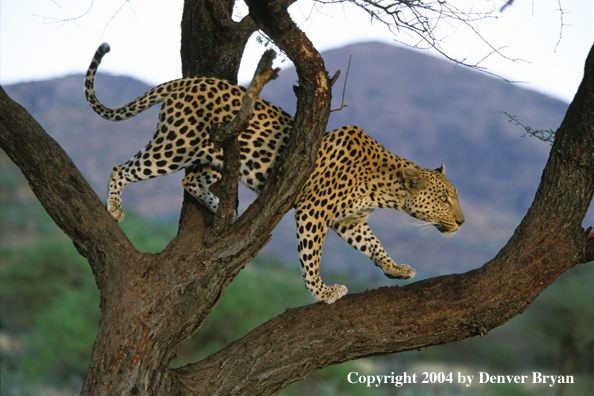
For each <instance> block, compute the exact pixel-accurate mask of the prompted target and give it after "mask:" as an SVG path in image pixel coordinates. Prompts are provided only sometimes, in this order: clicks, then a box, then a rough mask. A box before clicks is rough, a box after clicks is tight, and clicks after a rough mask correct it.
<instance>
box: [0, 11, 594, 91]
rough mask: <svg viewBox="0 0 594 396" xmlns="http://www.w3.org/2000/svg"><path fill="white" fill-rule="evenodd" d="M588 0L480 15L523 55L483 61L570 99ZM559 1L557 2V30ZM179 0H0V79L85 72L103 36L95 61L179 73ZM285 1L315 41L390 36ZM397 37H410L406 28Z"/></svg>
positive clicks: (255, 53)
mask: <svg viewBox="0 0 594 396" xmlns="http://www.w3.org/2000/svg"><path fill="white" fill-rule="evenodd" d="M500 3H501V1H500V0H475V1H474V2H471V1H467V0H457V1H455V2H454V4H457V5H458V4H474V5H475V8H474V9H475V10H476V9H477V8H476V5H479V6H486V7H493V6H494V5H497V4H500ZM593 3H594V2H593V1H592V0H538V1H532V0H516V5H515V6H514V7H510V8H508V9H507V10H506V11H505V12H504V13H503V14H501V13H499V12H496V13H495V14H494V15H495V16H497V19H492V20H487V21H479V22H477V23H476V27H477V28H478V29H479V31H480V34H481V35H482V36H484V37H485V38H486V39H487V40H488V41H489V42H490V43H491V44H492V45H493V46H494V47H497V48H502V50H501V51H502V53H504V54H505V55H506V56H507V57H509V58H513V59H516V58H518V59H522V61H519V62H512V61H509V60H507V59H504V58H502V57H500V56H497V55H492V56H490V57H489V58H488V59H487V60H485V61H484V63H483V64H482V65H483V66H485V67H487V68H488V71H489V72H491V73H495V74H499V75H501V76H503V77H505V78H507V79H511V80H515V81H523V82H525V84H522V85H521V86H523V87H525V88H529V89H533V90H537V91H540V92H543V93H546V94H548V95H550V96H554V97H558V98H560V99H563V100H565V101H570V100H571V99H572V98H573V95H574V93H575V91H576V89H577V87H578V85H579V83H580V81H581V78H582V75H583V64H584V60H585V58H586V55H587V53H588V51H589V49H590V47H591V45H592V43H593V41H594V7H593ZM165 4H166V5H165ZM559 4H561V5H562V7H563V9H564V14H563V24H564V26H563V28H562V30H561V20H560V19H561V16H560V13H559V11H558V9H559ZM182 6H183V1H182V0H169V1H167V2H164V1H156V0H143V1H141V0H129V1H125V0H102V1H93V0H27V1H23V0H0V18H1V19H0V82H1V83H2V84H11V83H15V82H22V81H30V80H40V79H47V78H52V77H57V76H63V75H66V74H71V73H84V72H85V71H86V68H87V66H88V64H89V62H90V60H91V57H92V55H93V53H94V51H95V49H96V47H97V46H98V45H99V44H100V43H101V42H103V41H106V42H108V43H109V44H110V45H111V47H112V52H111V53H110V54H109V55H108V56H106V57H105V58H104V63H103V64H102V67H101V70H102V71H106V72H110V73H114V74H124V75H130V76H134V77H137V78H139V79H141V80H143V81H146V82H148V83H150V84H157V83H161V82H164V81H168V80H172V79H174V78H178V77H180V76H181V66H180V60H179V42H180V27H179V25H180V20H181V12H182ZM291 11H292V14H293V15H294V18H295V20H296V21H297V22H298V23H300V26H301V28H302V29H303V30H304V31H305V32H306V33H307V34H308V36H309V37H310V39H311V40H312V41H313V43H314V44H315V45H316V46H317V48H318V49H319V50H321V51H323V50H327V49H332V48H338V47H342V46H345V45H347V44H349V43H353V42H361V41H371V40H375V41H382V42H386V43H394V36H393V35H392V34H391V33H390V32H388V31H387V29H386V28H385V27H384V26H382V25H381V24H379V23H374V24H373V25H371V24H370V23H369V18H368V17H367V16H366V14H365V13H362V12H360V11H358V10H356V9H353V8H352V7H349V6H343V5H332V6H320V5H314V3H313V2H312V1H311V0H303V1H299V2H298V3H297V4H294V5H293V6H292V7H291ZM76 17H79V18H76ZM69 19H70V20H69ZM440 34H442V35H443V36H447V37H446V41H445V49H446V50H447V51H448V53H449V54H450V55H451V56H453V57H458V58H468V59H469V61H470V62H476V61H478V60H480V59H482V58H483V57H485V56H486V55H487V54H489V52H490V50H489V48H488V47H486V46H484V45H482V44H481V43H480V42H478V41H477V40H476V37H475V36H474V35H473V34H471V33H470V32H469V31H468V30H465V29H464V28H463V26H447V25H444V29H443V30H442V31H441V32H440ZM560 34H561V36H562V37H561V41H560V42H559V43H558V41H559V36H560ZM397 38H398V39H399V40H401V41H405V42H408V43H414V42H415V41H416V39H414V38H412V37H407V36H406V35H404V34H399V35H398V36H397ZM557 43H558V45H557ZM262 52H263V48H262V46H260V45H259V44H256V43H255V42H254V40H252V43H251V44H250V45H249V47H248V49H247V51H246V54H247V55H246V56H245V60H244V64H243V66H242V70H241V72H240V81H246V80H248V78H249V77H250V75H251V73H252V72H253V69H254V67H255V64H256V63H257V61H258V59H259V57H260V55H261V53H262ZM427 53H430V52H429V51H427ZM287 65H288V62H284V63H282V64H281V63H279V64H278V65H277V66H280V67H285V66H287ZM331 72H332V71H331Z"/></svg>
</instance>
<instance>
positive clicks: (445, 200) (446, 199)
mask: <svg viewBox="0 0 594 396" xmlns="http://www.w3.org/2000/svg"><path fill="white" fill-rule="evenodd" d="M439 198H440V199H441V200H442V201H443V202H448V197H446V196H445V195H442V196H441V197H439Z"/></svg>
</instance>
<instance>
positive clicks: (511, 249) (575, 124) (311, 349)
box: [0, 0, 594, 396]
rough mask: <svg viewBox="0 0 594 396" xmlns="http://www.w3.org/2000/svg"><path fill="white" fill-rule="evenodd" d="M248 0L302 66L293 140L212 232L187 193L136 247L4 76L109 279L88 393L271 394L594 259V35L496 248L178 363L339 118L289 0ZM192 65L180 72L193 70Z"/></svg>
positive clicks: (49, 179) (49, 187) (457, 331)
mask: <svg viewBox="0 0 594 396" xmlns="http://www.w3.org/2000/svg"><path fill="white" fill-rule="evenodd" d="M215 3H216V4H215ZM229 3H231V2H230V1H219V2H216V1H212V2H211V1H208V0H205V1H203V2H199V1H190V0H187V1H186V9H185V10H184V21H187V20H188V18H189V19H192V18H193V17H195V15H196V14H199V13H200V12H205V11H204V10H205V9H209V8H208V7H211V8H210V9H209V10H212V9H213V7H216V6H220V7H226V8H225V9H224V11H225V12H228V11H229ZM248 4H249V6H250V15H251V17H249V18H250V22H249V25H250V26H251V27H250V29H252V30H253V26H255V25H252V24H257V26H259V27H260V28H261V29H263V30H264V31H265V32H266V33H267V34H268V35H269V37H271V38H272V39H274V40H275V42H276V43H277V45H279V47H280V48H281V49H283V50H284V51H285V52H286V53H287V55H288V56H289V58H291V60H293V61H294V62H295V64H296V66H297V70H298V74H299V90H298V91H299V95H298V108H297V114H296V125H295V131H294V134H293V135H292V140H291V141H290V142H289V145H288V146H287V149H286V155H285V156H284V157H283V161H282V163H280V164H279V165H278V167H277V169H275V171H274V173H273V174H272V175H271V176H270V178H269V180H268V182H267V184H266V187H265V188H264V191H262V193H261V194H260V195H259V197H258V198H257V199H256V201H255V202H254V204H252V205H251V206H250V208H249V209H248V210H247V211H246V213H245V214H244V215H243V216H242V217H240V218H239V219H238V221H236V222H235V223H233V224H232V225H230V226H229V225H227V226H225V227H223V228H222V229H221V231H219V232H220V233H217V234H212V232H213V222H214V216H211V215H210V214H208V213H205V214H204V215H201V210H202V209H200V207H199V205H197V204H195V203H193V202H186V203H185V204H184V209H183V210H182V218H181V220H180V231H179V234H178V235H177V237H176V238H174V239H173V240H172V241H171V243H170V244H169V245H168V246H167V248H166V249H165V250H164V251H163V252H162V253H159V254H143V253H139V252H138V251H137V250H136V249H135V248H134V246H133V245H132V244H131V243H130V241H129V240H128V239H127V238H126V236H125V235H124V233H123V232H122V231H121V230H120V228H119V227H118V225H117V223H116V222H115V221H113V219H112V218H111V217H110V216H109V214H108V213H107V211H106V210H105V208H104V207H103V205H102V204H101V202H100V200H99V198H98V197H97V196H96V194H95V193H94V192H93V191H92V190H91V189H90V187H89V185H88V184H87V183H86V181H85V180H84V179H83V177H82V176H81V174H80V173H79V172H78V170H77V169H76V167H75V166H74V164H73V163H72V161H71V160H70V158H69V157H68V155H67V154H66V153H64V151H63V150H62V149H61V148H60V147H59V145H58V144H57V143H56V142H55V141H54V140H53V139H51V138H50V137H49V136H48V135H47V134H46V133H45V132H44V131H43V129H42V128H41V126H40V125H39V124H38V123H37V122H36V121H35V120H33V119H32V118H31V117H30V115H29V114H28V113H27V112H26V110H24V109H23V108H22V107H21V106H19V105H18V104H16V103H15V102H13V101H12V100H11V99H10V98H9V97H8V96H7V95H6V93H5V92H4V91H3V90H2V89H0V144H1V147H2V148H3V149H4V150H5V151H6V153H7V154H8V155H9V156H10V158H11V159H12V160H13V161H14V162H15V163H16V164H17V165H18V166H19V168H20V169H21V170H22V172H23V174H24V175H25V177H26V178H27V179H28V181H29V184H30V185H31V188H32V190H33V192H34V193H35V195H36V196H37V198H38V199H39V200H40V202H41V203H42V204H43V206H44V207H45V209H46V210H47V212H48V213H49V214H50V216H51V217H52V218H53V219H54V221H55V222H56V224H57V225H58V226H59V227H60V228H61V229H62V230H63V231H64V232H65V233H66V235H68V237H70V238H71V239H72V240H73V241H74V243H75V245H76V246H77V249H78V250H79V252H80V253H81V254H82V255H83V256H84V257H86V258H87V259H88V260H89V264H90V265H91V268H92V269H93V273H94V274H95V278H96V282H97V286H98V288H99V289H100V291H101V309H102V318H101V322H100V326H99V332H98V335H97V340H96V343H95V346H94V349H93V356H92V361H91V365H90V367H89V372H88V376H87V379H86V382H85V384H84V387H83V392H82V393H83V394H84V395H110V396H111V395H134V394H152V395H199V394H205V395H227V394H250V395H256V394H274V393H276V392H278V391H279V390H281V389H283V388H284V387H286V386H287V385H289V384H290V383H292V382H294V381H297V380H299V379H302V378H304V377H305V376H306V375H308V374H309V373H311V372H313V371H315V370H318V369H320V368H324V367H327V366H329V365H333V364H338V363H342V362H345V361H348V360H352V359H357V358H362V357H367V356H374V355H384V354H390V353H396V352H401V351H406V350H411V349H416V348H420V347H427V346H431V345H437V344H443V343H446V342H450V341H454V340H460V339H464V338H468V337H473V336H476V335H477V334H482V335H486V334H487V333H488V331H489V330H491V329H493V328H495V327H497V326H500V325H502V324H504V323H505V322H507V321H508V320H509V319H511V318H512V317H514V316H516V315H518V314H520V313H521V312H523V311H524V310H525V309H526V308H527V307H528V305H529V304H530V303H531V302H532V301H533V300H534V299H535V298H536V297H537V296H538V295H539V294H540V293H541V292H542V291H543V290H544V289H545V288H546V287H547V286H548V285H550V284H551V283H552V282H553V281H554V280H555V279H556V278H557V277H558V276H559V275H560V274H562V273H563V272H564V271H566V270H568V269H570V268H572V267H574V266H576V265H579V264H581V263H584V262H587V261H590V260H593V259H594V240H592V239H588V238H587V234H586V232H585V231H584V230H583V229H582V228H581V222H582V220H583V218H584V216H585V213H586V210H587V208H588V206H589V205H590V202H591V200H592V195H593V194H594V49H593V50H592V51H591V52H590V55H589V57H588V60H587V63H586V72H585V76H584V80H583V82H582V84H581V86H580V88H579V90H578V93H577V94H576V97H575V99H574V101H573V103H572V104H571V106H570V107H569V109H568V112H567V115H566V118H565V120H564V121H563V124H562V125H561V127H560V129H559V130H558V132H557V135H556V139H555V143H554V145H553V147H552V150H551V154H550V158H549V161H548V163H547V165H546V167H545V169H544V172H543V177H542V181H541V184H540V187H539V189H538V191H537V193H536V197H535V200H534V203H533V205H532V207H531V208H530V210H529V211H528V214H527V215H526V217H525V218H524V220H523V221H522V223H521V224H520V226H519V227H518V229H517V230H516V232H515V233H514V235H513V237H512V238H511V239H510V241H509V243H508V244H507V245H506V246H505V247H504V248H503V249H502V250H501V252H500V253H499V254H498V255H497V256H496V257H495V258H494V259H493V260H491V261H490V262H488V263H487V264H485V265H484V266H483V267H481V268H479V269H477V270H473V271H470V272H468V273H465V274H461V275H449V276H442V277H438V278H433V279H428V280H424V281H420V282H417V283H414V284H411V285H408V286H406V287H401V288H399V287H387V288H382V289H378V290H374V291H369V292H365V293H361V294H355V295H347V296H345V297H344V298H342V299H341V300H339V301H338V302H336V303H334V304H332V305H325V304H313V305H309V306H306V307H301V308H297V309H291V310H288V311H286V312H285V313H284V314H282V315H280V316H278V317H276V318H274V319H272V320H271V321H269V322H267V323H266V324H264V325H262V326H260V327H258V328H256V329H255V330H253V331H252V332H251V333H249V334H248V335H247V336H245V337H244V338H242V339H240V340H238V341H236V342H234V343H232V344H230V345H229V346H227V347H226V348H224V349H222V350H221V351H219V352H217V353H216V354H213V355H211V356H210V357H208V358H207V359H205V360H204V361H201V362H198V363H195V364H191V365H188V366H186V367H183V368H180V369H176V370H171V369H170V362H171V360H172V359H173V358H174V356H175V353H176V351H177V348H178V347H179V345H181V343H183V342H184V341H185V340H186V339H187V338H189V337H190V336H191V335H192V334H193V333H194V332H195V331H196V330H197V329H198V328H199V327H200V326H201V324H202V322H203V321H204V319H205V318H206V316H207V315H208V314H209V313H210V312H211V311H212V309H214V307H215V306H216V304H217V303H218V301H219V300H220V298H221V297H222V295H223V293H224V291H225V289H226V287H227V285H228V284H229V282H231V281H232V280H233V278H234V277H235V275H237V273H238V272H239V271H240V270H241V269H242V268H243V266H245V265H246V264H247V263H248V262H249V261H250V259H251V258H252V257H253V256H255V255H256V254H257V252H258V251H259V250H260V249H261V248H262V247H263V246H264V245H265V244H266V242H267V241H268V239H269V234H270V232H271V231H272V229H273V228H274V227H275V226H276V224H277V223H278V221H279V220H280V218H281V217H282V216H283V215H284V214H285V213H286V212H287V211H288V210H289V209H290V208H291V206H292V203H293V201H294V199H295V197H296V195H297V193H298V191H299V189H300V187H301V185H302V184H303V182H304V181H305V180H306V178H307V177H308V175H309V173H310V171H311V169H312V167H313V164H314V159H315V153H316V151H317V147H318V144H319V141H320V139H321V137H322V134H323V132H324V129H325V124H326V120H327V117H328V111H329V103H330V93H329V91H328V90H329V83H328V79H327V73H326V71H325V70H324V66H323V62H322V60H321V58H320V56H319V54H318V53H317V51H315V48H313V46H312V45H311V43H309V41H307V39H306V38H305V36H304V35H303V33H302V32H300V31H299V29H297V27H296V26H295V25H294V24H293V22H292V21H291V20H290V18H289V16H288V14H287V12H286V6H287V5H288V3H287V2H280V1H268V2H266V1H254V0H252V1H248ZM190 7H196V9H193V8H190ZM198 7H201V8H200V10H198V9H197V8H198ZM246 18H248V17H246ZM214 19H215V20H216V18H214ZM218 20H219V21H220V20H221V19H220V17H219V19H218ZM246 24H248V22H246ZM217 26H218V25H217ZM194 28H196V29H197V27H194ZM221 34H222V33H221ZM242 37H243V36H242ZM215 43H216V41H215ZM191 44H192V43H191ZM194 44H196V43H193V44H192V45H194ZM184 45H190V44H187V43H186V44H184ZM196 45H197V44H196ZM207 56H210V55H207ZM213 56H215V55H213ZM186 67H190V66H187V65H184V73H188V75H189V74H191V73H192V72H191V71H186V70H187V69H186ZM216 73H218V72H216ZM216 73H215V74H216ZM217 76H218V75H217ZM81 84H82V82H81Z"/></svg>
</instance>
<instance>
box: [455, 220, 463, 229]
mask: <svg viewBox="0 0 594 396" xmlns="http://www.w3.org/2000/svg"><path fill="white" fill-rule="evenodd" d="M456 224H458V227H459V226H461V225H462V224H464V219H462V220H456Z"/></svg>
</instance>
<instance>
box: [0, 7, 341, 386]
mask: <svg viewBox="0 0 594 396" xmlns="http://www.w3.org/2000/svg"><path fill="white" fill-rule="evenodd" d="M190 3H192V4H193V5H207V6H210V7H211V8H209V12H211V13H213V14H214V15H215V17H216V18H213V19H217V18H218V20H217V21H218V22H220V21H221V20H223V19H224V18H223V17H221V15H220V14H217V13H218V12H221V9H222V10H223V11H224V12H229V11H230V10H229V8H228V7H223V8H221V7H222V6H223V5H224V4H228V3H229V2H225V3H224V4H223V2H216V1H208V0H207V1H204V2H194V1H187V4H190ZM186 11H188V10H187V9H186V10H185V11H184V20H187V18H190V17H189V16H188V14H187V13H186ZM190 11H191V9H190V10H189V11H188V12H190ZM197 12H198V11H197ZM200 12H203V9H202V10H201V11H200ZM277 14H278V15H277V16H278V17H279V18H283V19H286V21H285V22H284V24H285V26H290V25H291V24H292V26H293V28H292V29H289V30H288V31H287V32H284V33H283V35H284V37H285V41H290V40H293V41H294V42H295V43H296V44H294V45H293V46H291V45H287V46H286V50H287V51H288V54H289V57H291V56H292V55H291V54H292V53H293V52H295V51H296V49H295V48H297V46H298V45H302V42H303V38H302V37H303V33H302V32H300V31H298V29H297V28H296V27H295V26H294V24H293V23H292V21H291V20H290V18H289V15H288V13H287V12H286V10H283V9H279V10H277ZM209 15H210V14H209ZM246 18H247V19H246ZM246 18H244V20H245V21H247V22H245V23H241V22H240V23H235V22H233V24H231V23H230V24H229V25H230V26H234V27H230V28H229V29H230V30H233V29H234V28H237V29H239V30H241V32H240V33H237V32H235V34H236V35H235V36H233V34H229V35H227V36H226V37H234V38H228V39H227V40H228V42H230V41H233V40H237V37H238V36H241V37H242V39H243V38H245V39H247V37H249V34H247V33H246V26H248V27H249V26H252V27H251V28H250V29H251V31H253V22H250V20H249V17H246ZM190 19H191V18H190ZM228 20H230V18H229V19H228ZM193 22H194V23H195V20H194V21H193ZM217 26H218V25H217ZM194 27H195V26H194ZM250 29H247V31H249V30H250ZM251 31H250V33H251ZM219 33H220V32H219ZM220 34H222V33H220ZM223 36H225V35H223ZM215 43H216V42H215ZM216 44H217V45H222V46H225V45H224V44H221V43H216ZM229 48H231V49H230V50H229V53H233V54H234V55H237V47H235V46H233V45H230V46H229ZM241 49H243V47H241ZM201 56H202V57H204V54H202V55H201ZM232 58H233V59H239V58H240V56H239V57H237V56H233V57H232ZM306 58H307V59H308V60H309V61H310V62H309V65H310V66H311V65H313V66H315V67H316V70H315V72H313V73H303V74H304V75H306V76H308V77H309V76H313V77H314V78H315V80H314V81H307V80H303V82H304V84H303V87H302V90H301V92H300V95H299V96H300V97H301V100H300V103H301V104H300V106H299V108H300V110H299V112H300V113H301V114H302V116H301V117H300V118H299V119H298V120H296V121H295V125H294V134H293V135H292V137H291V139H290V141H289V143H288V145H287V147H286V149H285V153H286V156H284V157H283V160H281V161H280V163H279V164H278V165H277V167H276V169H275V171H274V172H273V173H272V175H271V176H270V177H269V180H268V183H267V186H266V188H265V189H264V191H262V193H261V194H260V196H259V197H258V199H257V200H256V202H255V203H254V204H252V205H251V206H250V208H248V210H247V211H246V213H245V214H244V215H243V216H242V217H241V218H240V219H238V221H236V222H235V223H233V225H231V226H228V227H224V229H222V230H220V232H221V234H220V235H212V232H213V218H214V216H213V215H212V214H211V213H209V212H208V211H205V210H203V209H202V208H201V206H200V205H196V204H195V202H189V203H188V202H186V203H185V204H184V208H183V209H182V216H181V219H180V230H179V233H178V235H177V236H176V238H174V239H173V240H172V241H171V243H170V244H169V245H168V246H167V248H166V249H165V250H164V251H163V252H162V253H159V254H142V253H139V252H138V251H137V250H136V249H135V248H134V246H133V245H132V244H131V243H130V241H129V240H128V239H127V238H126V236H125V235H124V234H123V232H122V231H121V230H120V228H119V227H118V226H117V224H116V223H115V222H114V221H113V219H111V218H110V216H109V214H108V213H107V212H106V211H105V209H104V207H103V205H102V204H101V202H100V200H99V198H98V197H97V196H96V194H95V193H94V192H93V191H92V190H91V189H90V187H89V186H88V184H87V183H86V182H85V180H84V179H83V178H82V176H81V175H80V173H79V172H78V170H77V169H76V167H75V166H74V164H72V161H71V160H70V159H69V157H68V156H67V154H66V153H64V152H63V150H62V149H61V148H60V147H59V145H57V143H56V142H55V141H53V140H52V139H51V138H50V137H49V136H47V134H46V133H45V132H44V131H43V129H42V128H41V127H40V126H39V124H38V123H36V122H35V120H33V119H32V118H31V117H30V115H29V114H28V113H27V112H26V111H25V110H24V109H23V108H22V107H20V106H19V105H18V104H16V103H14V102H13V101H12V100H11V99H10V98H8V96H7V95H6V94H5V92H4V91H3V90H2V91H1V92H0V104H1V109H2V111H1V115H0V138H1V139H0V141H1V144H2V148H3V149H4V150H5V151H6V152H7V154H8V155H9V157H10V158H11V159H12V160H13V161H14V162H15V163H16V164H17V165H18V166H19V167H20V168H21V170H22V171H23V173H24V174H25V175H26V177H27V179H28V181H29V183H30V185H31V187H32V190H33V191H34V193H35V194H36V196H37V198H38V199H39V200H40V202H41V203H42V204H43V205H44V207H45V208H46V210H47V211H48V213H49V214H50V215H51V216H52V218H53V219H54V221H55V222H56V223H57V224H58V226H59V227H60V228H62V230H63V231H64V232H65V233H66V235H68V236H69V237H70V238H71V239H72V240H73V241H74V243H75V245H76V246H77V249H78V251H79V252H80V253H81V254H82V255H83V256H84V257H86V258H87V259H88V260H89V264H90V265H91V268H92V269H93V273H94V274H95V278H96V283H97V286H98V288H99V289H100V291H101V310H102V317H101V321H100V324H99V331H98V335H97V339H96V342H95V346H94V348H93V354H92V358H91V364H90V367H89V371H88V375H87V378H86V380H85V383H84V386H83V391H82V394H83V395H87V394H88V395H124V394H126V395H127V394H159V395H161V394H173V393H174V392H175V391H176V390H175V389H174V388H173V386H174V385H179V382H173V381H172V380H173V378H174V376H173V375H172V373H171V368H170V363H171V361H172V360H173V358H174V357H175V354H176V351H177V348H178V347H179V345H181V343H183V342H184V341H185V340H187V339H188V338H189V337H190V336H191V335H192V334H193V333H194V332H195V331H196V330H197V329H198V328H199V327H200V326H201V324H202V322H203V321H204V319H205V318H206V317H207V316H208V314H209V313H210V312H211V311H212V309H213V308H214V307H215V306H216V304H217V303H218V302H219V301H220V299H221V297H222V295H223V293H224V291H225V289H226V287H227V285H228V284H229V283H230V282H231V281H232V280H233V279H234V277H235V276H236V275H237V274H238V273H239V271H240V270H241V269H242V268H243V267H244V266H245V265H246V264H247V263H248V262H249V261H251V259H252V258H253V257H254V256H255V255H256V254H257V253H258V252H259V251H260V250H261V249H262V247H263V246H264V245H265V244H266V243H267V242H268V241H269V239H270V233H271V232H272V230H273V229H274V227H275V226H276V225H277V224H278V222H279V221H280V219H281V218H282V217H283V215H284V214H285V213H286V212H287V211H288V210H289V209H290V208H291V207H292V205H293V202H294V200H295V198H296V196H297V194H298V193H299V191H300V189H301V185H302V184H303V183H304V182H305V180H306V179H307V177H308V175H309V173H310V172H311V170H312V169H313V166H314V164H315V154H316V151H317V147H318V145H319V142H320V141H321V139H322V137H323V133H324V131H325V126H326V122H327V119H328V115H329V106H330V93H329V84H328V81H327V73H326V71H325V69H324V67H323V62H322V59H321V57H320V55H319V54H318V53H317V51H316V50H315V48H313V46H310V48H309V52H308V53H307V57H306ZM210 62H211V63H216V62H214V61H213V58H211V59H210ZM237 64H238V63H237ZM229 65H231V67H229ZM233 65H234V64H233V62H230V63H229V64H228V65H227V66H225V67H219V68H218V69H217V68H214V69H213V70H219V71H215V72H213V73H214V74H215V75H217V76H218V77H227V78H229V77H228V76H221V75H220V74H219V73H223V72H224V71H225V70H226V71H228V70H229V68H231V69H233V73H235V74H236V68H234V67H235V66H233ZM184 67H187V65H186V66H184ZM200 67H203V66H200ZM200 67H198V66H197V67H196V68H195V69H193V70H200ZM302 69H303V68H301V70H302ZM184 73H187V74H192V73H193V72H192V71H186V70H185V69H184ZM204 74H208V73H207V72H204ZM229 79H231V80H236V76H235V75H234V76H233V78H229ZM305 97H308V99H306V100H304V99H303V98H305ZM314 110H315V111H314ZM279 191H280V192H281V193H278V192H279ZM186 201H187V200H186Z"/></svg>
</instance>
